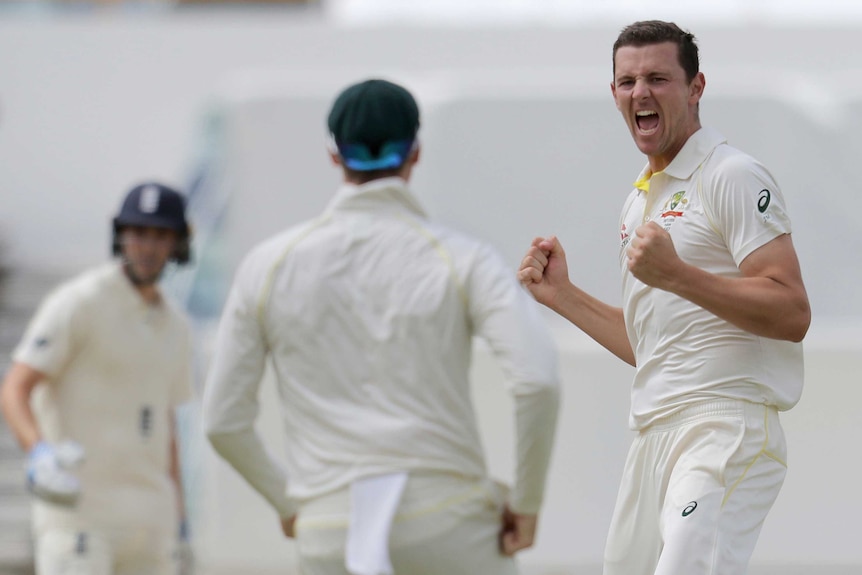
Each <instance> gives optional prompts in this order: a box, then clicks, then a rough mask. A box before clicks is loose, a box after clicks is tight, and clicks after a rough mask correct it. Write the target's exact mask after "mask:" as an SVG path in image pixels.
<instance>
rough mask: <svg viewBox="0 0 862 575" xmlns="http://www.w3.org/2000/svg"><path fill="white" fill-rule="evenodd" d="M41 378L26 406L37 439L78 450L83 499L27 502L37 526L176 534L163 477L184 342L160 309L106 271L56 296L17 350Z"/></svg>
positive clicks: (165, 308)
mask: <svg viewBox="0 0 862 575" xmlns="http://www.w3.org/2000/svg"><path fill="white" fill-rule="evenodd" d="M13 358H14V360H15V361H17V362H21V363H23V364H26V365H28V366H30V367H32V368H34V369H36V370H38V371H40V372H42V373H45V374H46V375H47V380H46V381H45V383H44V384H40V385H38V386H37V387H36V388H35V389H34V392H33V397H32V405H33V411H34V415H35V416H36V418H37V421H38V423H39V428H40V430H41V432H42V435H43V439H44V440H45V441H47V442H49V443H58V442H61V441H63V440H66V439H71V440H74V441H76V442H78V443H80V444H81V445H82V446H83V447H84V449H85V450H86V453H87V459H86V461H85V462H84V463H83V464H81V465H80V466H79V467H78V468H77V469H76V470H75V475H76V476H77V477H78V479H79V480H80V482H81V489H82V494H81V497H80V500H79V501H78V504H77V505H76V506H75V507H74V508H72V509H67V508H62V507H59V506H56V505H51V504H48V503H45V502H42V501H39V500H36V501H34V528H35V530H36V531H37V532H40V531H43V530H48V529H59V528H62V529H70V530H75V529H81V528H88V527H93V526H98V527H100V528H103V529H106V530H107V529H110V528H112V527H115V528H117V529H122V528H124V527H125V526H128V525H129V524H130V523H131V524H135V525H137V526H148V527H150V528H154V529H159V530H162V531H164V532H165V533H170V534H173V533H175V531H176V524H177V517H176V515H177V513H176V502H175V495H176V494H175V490H174V486H173V483H172V481H171V480H170V477H169V468H170V449H169V446H170V439H171V426H170V420H169V418H170V417H172V408H173V407H174V406H176V405H178V404H180V403H182V402H184V401H186V400H187V399H188V398H189V396H190V393H191V337H190V333H189V329H188V326H187V324H186V322H185V320H184V318H183V317H182V316H181V314H180V313H179V312H177V311H176V310H174V309H173V308H172V307H171V306H170V305H169V304H168V303H167V302H163V303H162V304H161V305H157V306H153V305H149V304H147V303H146V302H145V301H144V300H143V299H142V298H141V297H140V295H139V293H138V292H137V290H135V289H134V287H133V286H132V284H131V283H130V282H129V280H128V279H127V278H126V276H125V275H124V274H123V272H122V269H121V267H120V265H119V264H117V263H112V264H109V265H105V266H101V267H98V268H96V269H93V270H90V271H87V272H85V273H83V274H81V275H80V276H78V277H76V278H74V279H72V280H70V281H68V282H67V283H65V284H63V285H61V286H59V287H58V288H57V289H55V290H54V291H53V292H52V293H51V294H50V295H49V296H48V297H47V298H46V299H45V301H44V302H43V303H42V304H41V306H40V308H39V310H38V311H37V313H36V315H35V316H34V318H33V319H32V320H31V322H30V325H29V326H28V328H27V331H26V333H25V335H24V337H23V339H22V341H21V343H20V344H19V346H18V347H17V349H16V350H15V352H14V355H13Z"/></svg>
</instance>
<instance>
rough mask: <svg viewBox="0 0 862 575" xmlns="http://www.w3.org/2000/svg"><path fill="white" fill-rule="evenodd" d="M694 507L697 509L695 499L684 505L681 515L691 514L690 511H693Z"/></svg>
mask: <svg viewBox="0 0 862 575" xmlns="http://www.w3.org/2000/svg"><path fill="white" fill-rule="evenodd" d="M695 509H697V501H691V502H689V504H688V505H686V507H685V509H683V510H682V516H683V517H688V516H689V515H691V514H692V513H694V510H695Z"/></svg>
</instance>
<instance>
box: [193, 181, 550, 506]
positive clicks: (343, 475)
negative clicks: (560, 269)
mask: <svg viewBox="0 0 862 575" xmlns="http://www.w3.org/2000/svg"><path fill="white" fill-rule="evenodd" d="M474 335H476V336H480V337H482V338H484V339H485V340H486V341H487V342H488V344H489V345H490V347H491V348H492V350H493V351H494V353H495V354H496V356H497V358H498V359H499V361H500V363H501V367H502V368H503V370H504V373H505V375H506V377H507V384H508V386H509V390H510V392H511V393H512V395H513V396H514V400H515V406H516V421H517V432H516V433H517V442H518V446H517V470H516V480H515V483H516V485H515V489H514V492H513V501H512V503H513V508H514V509H516V510H518V511H521V512H525V513H526V512H535V511H537V510H538V508H539V506H540V504H541V501H542V494H543V489H544V483H545V476H546V472H547V467H548V459H549V455H550V451H551V446H552V442H553V435H554V427H555V422H556V415H557V409H558V393H559V384H558V370H557V355H556V351H555V349H554V346H553V341H552V339H551V337H550V334H549V332H548V330H547V328H546V326H545V324H544V321H543V319H542V318H541V316H540V314H539V311H538V309H537V304H536V303H535V301H533V299H532V298H531V297H530V296H529V295H528V294H527V293H526V292H525V291H524V290H523V289H522V288H521V286H520V285H519V284H518V282H517V279H516V275H515V272H514V270H511V269H509V268H508V266H506V265H505V263H504V262H503V260H502V258H501V257H500V256H499V255H498V253H497V252H496V251H495V250H493V249H492V248H491V247H489V246H488V245H485V244H484V243H482V242H479V241H477V240H474V239H472V238H470V237H468V236H466V235H464V234H462V233H458V232H456V231H453V230H451V229H449V228H447V227H444V226H441V225H439V224H436V223H433V222H431V221H429V220H428V218H427V216H426V215H425V213H424V211H423V210H422V208H421V207H420V206H419V204H418V202H417V201H416V199H415V198H414V197H413V196H412V195H411V194H410V192H409V191H408V189H407V188H406V185H405V182H404V181H403V180H401V179H399V178H387V179H384V180H376V181H374V182H371V183H368V184H365V185H363V186H358V187H357V186H352V185H345V186H343V187H342V188H341V189H340V190H339V191H338V192H337V194H336V195H335V197H334V198H333V200H332V201H331V203H330V204H329V206H328V207H327V209H326V210H325V212H324V213H323V215H322V216H321V217H320V218H318V219H316V220H314V221H311V222H307V223H304V224H301V225H299V226H297V227H294V228H291V229H289V230H287V231H286V232H284V233H282V234H280V235H278V236H276V237H274V238H272V239H270V240H268V241H266V242H264V243H263V244H261V245H259V246H258V247H256V248H255V249H253V250H252V251H251V252H250V253H249V255H248V256H247V257H246V258H245V260H244V261H243V263H242V264H241V266H240V268H239V270H238V272H237V274H236V278H235V281H234V285H233V288H232V290H231V294H230V296H229V298H228V302H227V304H226V307H225V309H224V313H223V316H222V320H221V325H220V327H219V334H218V339H217V343H216V348H215V350H214V354H213V363H212V366H211V370H210V375H209V378H208V384H207V389H206V393H205V397H204V418H205V425H206V428H207V432H208V434H209V435H210V438H211V439H212V440H213V444H214V445H215V446H216V448H217V449H219V451H220V452H221V453H222V455H224V456H225V457H226V458H227V459H228V460H229V461H230V462H231V463H232V464H233V465H234V466H235V467H236V468H237V469H238V470H239V471H240V472H241V473H242V474H243V475H245V476H246V478H247V479H248V480H249V481H250V482H251V483H252V485H254V486H255V487H256V488H257V489H258V490H259V491H260V492H261V493H262V494H263V495H264V496H265V497H266V498H267V499H268V500H269V501H270V503H272V504H273V505H274V506H275V507H276V508H277V509H279V511H280V512H281V513H282V514H283V515H285V514H287V513H290V512H291V509H290V507H289V505H288V504H287V503H286V502H284V501H283V499H284V496H283V490H284V488H285V486H284V481H285V478H284V475H282V474H281V473H280V472H279V471H278V469H277V468H276V467H275V463H274V462H273V461H272V459H270V458H269V457H268V456H267V454H266V453H265V451H264V450H263V449H262V447H261V445H260V442H259V440H258V438H257V437H256V435H254V433H253V425H254V420H255V417H256V414H257V409H258V404H257V389H258V385H259V383H260V381H261V377H262V375H263V372H264V364H265V361H266V359H267V357H269V358H270V360H271V363H272V367H273V368H274V372H275V375H276V378H277V385H278V388H279V393H280V396H281V401H282V406H281V409H282V414H283V419H284V426H285V430H286V433H287V456H286V460H285V461H286V474H287V478H289V479H288V480H287V489H288V492H289V495H290V496H291V497H292V498H296V499H299V500H302V499H306V498H312V497H316V496H319V495H322V494H325V493H327V492H331V491H334V490H337V489H340V488H343V487H346V486H347V485H348V484H349V483H350V482H352V481H353V480H355V479H358V478H361V477H367V476H371V475H381V474H387V473H395V472H400V471H408V472H409V471H412V470H423V471H429V470H430V471H441V472H450V473H455V474H460V475H463V476H468V477H484V475H485V473H486V469H485V461H484V455H483V452H482V446H481V444H480V439H479V433H478V430H477V426H476V419H475V416H474V413H473V406H472V403H471V396H470V387H469V380H468V372H469V368H470V359H471V343H472V342H471V340H472V337H473V336H474ZM250 454H251V455H250Z"/></svg>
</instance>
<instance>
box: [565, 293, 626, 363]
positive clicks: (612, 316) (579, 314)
mask: <svg viewBox="0 0 862 575" xmlns="http://www.w3.org/2000/svg"><path fill="white" fill-rule="evenodd" d="M549 307H550V308H551V309H552V310H554V311H555V312H557V313H558V314H560V315H561V316H563V317H564V318H566V319H567V320H569V321H570V322H572V323H573V324H575V325H576V326H577V327H578V328H580V329H581V331H583V332H584V333H586V334H587V335H588V336H590V337H591V338H593V339H594V340H595V341H596V342H598V343H599V344H600V345H601V346H602V347H604V348H605V349H607V350H608V351H610V352H611V353H613V354H614V355H615V356H617V357H618V358H620V359H621V360H623V361H624V362H626V363H628V364H629V365H635V355H634V351H633V350H632V346H631V343H630V342H629V338H628V334H627V333H626V324H625V319H624V317H623V310H622V308H619V307H614V306H611V305H609V304H606V303H604V302H602V301H601V300H599V299H597V298H595V297H593V296H591V295H590V294H588V293H586V292H585V291H584V290H582V289H580V288H579V287H577V286H575V285H574V284H571V283H569V284H568V285H566V286H565V288H561V289H560V290H558V292H557V296H556V297H555V298H554V301H553V303H552V304H550V305H549Z"/></svg>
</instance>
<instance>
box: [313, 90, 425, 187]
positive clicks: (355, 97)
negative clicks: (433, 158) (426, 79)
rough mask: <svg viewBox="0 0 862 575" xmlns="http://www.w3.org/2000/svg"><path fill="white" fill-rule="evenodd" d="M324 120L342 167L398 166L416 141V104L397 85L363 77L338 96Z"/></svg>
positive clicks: (407, 93)
mask: <svg viewBox="0 0 862 575" xmlns="http://www.w3.org/2000/svg"><path fill="white" fill-rule="evenodd" d="M327 123H328V126H329V132H330V134H331V135H332V138H333V140H335V145H336V146H337V147H338V153H339V154H340V155H341V158H342V161H343V162H344V165H345V166H346V167H348V168H350V169H352V170H356V171H360V172H364V171H371V170H386V169H392V168H398V167H400V166H401V165H402V164H403V163H404V162H405V161H406V160H407V157H408V156H409V154H410V151H411V150H412V148H413V143H414V141H415V140H416V133H417V132H418V131H419V107H418V106H417V104H416V100H415V99H414V98H413V96H412V95H411V94H410V92H408V91H407V90H406V89H405V88H403V87H401V86H399V85H398V84H393V83H392V82H387V81H386V80H379V79H372V80H365V81H364V82H360V83H358V84H353V85H352V86H348V87H347V88H345V89H344V91H342V92H341V94H339V95H338V97H337V98H336V99H335V102H334V103H333V104H332V109H331V110H330V112H329V119H328V122H327Z"/></svg>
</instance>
